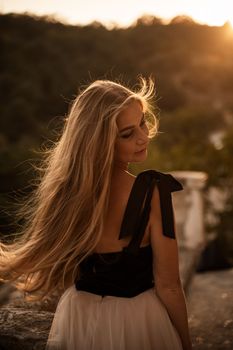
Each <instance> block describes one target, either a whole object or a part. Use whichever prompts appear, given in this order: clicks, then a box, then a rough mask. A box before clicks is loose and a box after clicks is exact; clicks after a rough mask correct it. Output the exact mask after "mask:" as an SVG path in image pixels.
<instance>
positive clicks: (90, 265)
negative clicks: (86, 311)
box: [75, 170, 183, 297]
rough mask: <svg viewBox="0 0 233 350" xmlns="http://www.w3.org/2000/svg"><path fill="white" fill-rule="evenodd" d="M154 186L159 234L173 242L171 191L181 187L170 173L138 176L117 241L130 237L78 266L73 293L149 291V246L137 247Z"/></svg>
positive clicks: (149, 172)
mask: <svg viewBox="0 0 233 350" xmlns="http://www.w3.org/2000/svg"><path fill="white" fill-rule="evenodd" d="M155 185H157V186H158V190H159V196H160V207H161V215H162V226H163V234H164V235H165V236H167V237H170V238H173V239H175V229H174V218H173V208H172V198H171V192H174V191H180V190H182V189H183V187H182V185H181V184H180V183H179V182H178V181H177V180H176V179H175V178H174V177H173V176H172V175H170V174H164V173H161V172H158V171H155V170H145V171H143V172H141V173H139V174H138V175H137V177H136V179H135V181H134V184H133V187H132V190H131V192H130V195H129V199H128V203H127V206H126V210H125V213H124V216H123V220H122V224H121V229H120V234H119V239H122V238H124V237H126V236H132V239H131V241H130V242H129V244H128V246H126V247H124V248H123V249H122V251H119V252H109V253H93V254H91V255H90V256H88V257H87V258H86V259H85V260H84V261H82V263H81V264H80V272H81V274H80V278H79V279H78V280H76V282H75V286H76V289H77V290H84V291H87V292H90V293H94V294H99V295H102V296H104V295H113V296H118V297H133V296H135V295H137V294H139V293H142V292H144V291H145V290H147V289H149V288H152V287H153V285H154V281H153V268H152V258H153V254H152V249H151V246H150V245H147V246H146V247H140V244H141V241H142V238H143V234H144V231H145V229H146V226H147V222H148V219H149V214H150V204H151V198H152V194H153V189H154V186H155Z"/></svg>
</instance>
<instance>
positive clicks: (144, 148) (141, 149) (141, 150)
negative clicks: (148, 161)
mask: <svg viewBox="0 0 233 350" xmlns="http://www.w3.org/2000/svg"><path fill="white" fill-rule="evenodd" d="M145 150H146V148H143V149H141V151H138V152H135V153H142V152H143V151H145Z"/></svg>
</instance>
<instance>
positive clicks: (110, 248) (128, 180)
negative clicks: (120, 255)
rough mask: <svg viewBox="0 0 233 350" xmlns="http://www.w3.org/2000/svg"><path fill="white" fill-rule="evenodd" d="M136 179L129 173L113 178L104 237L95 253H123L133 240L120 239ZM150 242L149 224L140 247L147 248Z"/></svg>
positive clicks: (128, 238)
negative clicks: (122, 224) (123, 249)
mask: <svg viewBox="0 0 233 350" xmlns="http://www.w3.org/2000/svg"><path fill="white" fill-rule="evenodd" d="M135 178H136V177H135V176H133V175H131V174H129V173H124V174H123V175H120V176H115V177H113V178H112V185H111V190H110V200H109V208H108V211H107V216H106V221H105V224H104V229H103V233H102V237H101V239H100V241H99V242H98V244H97V246H96V248H95V252H99V253H103V252H116V251H121V250H122V248H123V247H125V246H127V245H128V243H129V242H130V240H131V238H132V237H131V236H129V237H126V238H123V239H121V240H119V239H118V238H119V234H120V228H121V223H122V220H123V216H124V212H125V209H126V206H127V202H128V199H129V195H130V192H131V190H132V187H133V184H134V181H135ZM149 242H150V237H149V224H148V225H147V227H146V229H145V232H144V236H143V239H142V242H141V245H140V246H141V247H142V246H146V245H148V244H149Z"/></svg>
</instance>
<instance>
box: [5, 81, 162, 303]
mask: <svg viewBox="0 0 233 350" xmlns="http://www.w3.org/2000/svg"><path fill="white" fill-rule="evenodd" d="M139 79H140V80H139V87H138V88H137V89H136V88H135V89H134V90H135V91H133V90H131V89H129V88H127V87H125V86H123V85H122V84H120V83H118V82H113V81H109V80H97V81H94V82H93V83H91V84H90V85H89V86H87V87H86V88H85V89H83V90H82V91H81V92H80V93H79V94H78V96H77V97H76V98H75V100H74V101H73V102H72V105H71V107H70V110H69V113H68V115H67V117H66V118H64V126H63V129H62V132H61V135H60V136H59V140H58V141H56V142H54V143H53V145H52V147H50V148H49V149H46V150H45V151H43V152H42V154H43V157H42V161H41V166H40V167H38V168H37V170H38V177H37V176H36V178H37V179H38V180H39V181H38V184H37V186H36V188H35V189H34V190H33V191H32V193H31V194H30V196H29V197H28V198H27V199H26V200H25V201H24V202H23V205H22V207H21V208H20V210H19V216H21V217H22V218H24V224H23V225H22V227H21V229H20V232H18V233H19V234H17V238H16V239H14V240H13V241H12V242H11V243H6V242H4V243H3V242H2V243H0V274H1V280H2V281H8V282H11V283H12V284H13V285H15V286H16V288H19V289H21V290H23V291H24V292H25V296H26V297H27V299H28V300H32V299H36V300H41V299H43V298H44V297H46V296H49V295H52V293H53V292H55V291H57V290H60V291H64V290H65V289H66V288H67V287H69V286H70V285H72V283H74V281H75V279H76V278H77V276H78V275H79V264H80V263H81V262H82V261H83V259H85V258H86V257H87V256H88V255H90V254H91V253H92V252H93V250H94V249H95V247H96V245H97V243H98V241H99V240H100V238H101V233H102V230H103V224H104V219H105V215H106V212H107V208H108V203H109V190H110V182H111V176H112V168H113V162H114V144H115V139H116V136H117V132H118V130H117V123H116V120H117V116H118V115H119V113H120V112H121V111H122V110H123V109H125V108H126V107H127V106H128V105H129V103H130V102H131V101H132V100H137V101H139V102H140V103H141V105H142V107H143V111H144V112H145V116H146V120H147V125H148V128H149V137H150V138H152V137H153V136H154V135H155V134H156V133H157V124H158V123H157V119H156V116H155V113H154V109H153V107H152V102H151V101H152V99H153V97H154V82H153V80H152V79H151V78H149V79H148V80H146V79H144V78H142V77H140V78H139Z"/></svg>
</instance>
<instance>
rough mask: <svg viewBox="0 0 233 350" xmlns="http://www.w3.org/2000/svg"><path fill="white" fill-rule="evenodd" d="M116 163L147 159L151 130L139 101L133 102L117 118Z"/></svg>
mask: <svg viewBox="0 0 233 350" xmlns="http://www.w3.org/2000/svg"><path fill="white" fill-rule="evenodd" d="M117 126H118V135H117V138H116V143H115V161H116V162H120V163H131V162H143V161H144V160H145V159H146V157H147V146H148V143H149V139H148V134H149V130H148V127H147V125H146V120H145V117H144V113H143V110H142V105H141V104H140V102H139V101H132V102H131V103H130V105H129V106H128V107H127V108H126V109H125V110H123V111H122V112H121V113H120V114H119V116H118V117H117Z"/></svg>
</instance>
